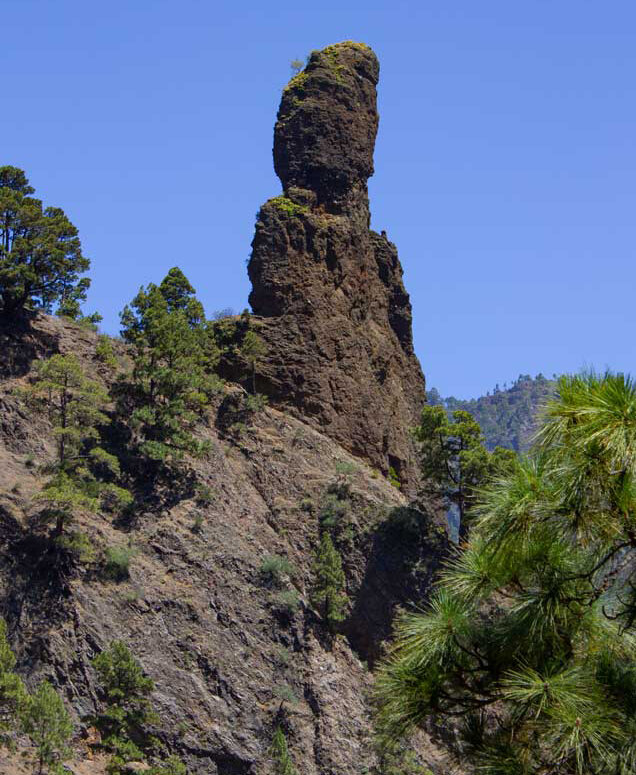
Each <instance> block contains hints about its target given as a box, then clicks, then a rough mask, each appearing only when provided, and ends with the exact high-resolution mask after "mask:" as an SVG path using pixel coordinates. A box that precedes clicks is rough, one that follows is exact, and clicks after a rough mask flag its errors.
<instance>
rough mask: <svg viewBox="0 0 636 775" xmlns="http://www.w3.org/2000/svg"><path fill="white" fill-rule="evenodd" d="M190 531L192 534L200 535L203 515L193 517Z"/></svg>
mask: <svg viewBox="0 0 636 775" xmlns="http://www.w3.org/2000/svg"><path fill="white" fill-rule="evenodd" d="M191 530H192V532H193V533H200V532H201V531H202V530H203V514H197V515H196V516H195V518H194V522H193V523H192V528H191Z"/></svg>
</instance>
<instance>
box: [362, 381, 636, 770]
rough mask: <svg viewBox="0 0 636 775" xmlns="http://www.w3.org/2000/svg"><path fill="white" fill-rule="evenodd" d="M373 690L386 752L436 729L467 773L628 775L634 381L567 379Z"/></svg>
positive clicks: (478, 508)
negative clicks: (429, 727)
mask: <svg viewBox="0 0 636 775" xmlns="http://www.w3.org/2000/svg"><path fill="white" fill-rule="evenodd" d="M473 513H474V518H475V524H474V527H473V529H472V532H471V537H470V541H469V542H468V544H467V545H466V546H465V549H464V550H463V551H461V550H458V552H457V555H456V557H455V558H454V560H453V561H452V562H451V563H450V565H449V566H448V567H447V568H446V570H445V572H444V574H443V577H442V578H441V581H440V583H439V584H438V587H437V590H436V592H435V593H434V595H433V597H432V599H431V600H430V602H429V605H428V611H427V612H425V613H408V614H405V615H403V616H402V617H401V619H400V621H399V624H398V626H397V631H396V640H395V643H394V645H393V647H392V650H391V654H390V657H389V658H388V659H387V661H386V663H385V664H384V666H383V668H382V670H381V671H380V674H379V677H378V682H377V690H376V696H377V702H378V716H377V721H378V730H379V734H380V737H381V739H382V741H383V743H384V744H385V745H386V746H389V747H390V746H391V745H392V744H394V743H395V742H396V741H398V740H400V739H402V738H404V736H408V734H409V733H410V732H411V731H412V730H413V729H414V728H415V727H416V726H418V725H423V724H425V723H435V724H437V725H440V724H444V725H445V726H447V727H450V728H451V729H452V731H453V734H454V735H456V740H457V744H456V752H457V755H458V757H460V758H461V760H462V764H463V766H464V767H465V768H467V769H468V771H469V772H474V773H483V774H484V775H513V773H514V774H515V775H516V774H519V775H521V774H524V775H525V774H527V775H530V774H531V773H532V774H534V773H545V774H546V775H547V774H548V773H555V775H556V773H559V775H583V774H584V773H586V774H588V773H595V774H596V775H610V773H611V774H612V775H614V774H615V773H621V774H622V775H627V774H628V773H631V774H633V773H636V631H635V629H634V623H635V621H636V386H635V385H634V383H633V381H632V380H631V379H630V378H629V377H626V376H624V375H622V374H610V373H607V374H605V375H602V376H598V375H595V374H583V375H580V376H574V377H563V378H561V379H560V380H559V382H558V383H557V394H556V397H555V398H554V399H553V400H552V401H551V403H550V404H549V406H548V408H547V411H546V416H545V419H544V423H543V426H542V428H541V430H540V432H539V434H538V437H537V440H536V442H535V444H534V447H533V449H532V451H531V453H530V454H529V455H528V457H526V458H525V459H523V460H522V462H521V463H520V465H519V466H518V467H516V468H515V469H514V470H513V471H511V472H508V473H507V474H503V475H500V476H498V477H496V478H495V479H494V480H493V481H492V482H491V483H490V484H489V485H488V486H487V487H486V488H485V489H484V490H483V491H482V492H481V493H480V495H479V498H478V502H477V503H476V505H475V507H474V509H473Z"/></svg>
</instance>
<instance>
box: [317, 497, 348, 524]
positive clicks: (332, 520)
mask: <svg viewBox="0 0 636 775" xmlns="http://www.w3.org/2000/svg"><path fill="white" fill-rule="evenodd" d="M342 496H343V493H342V492H341V491H340V490H337V491H336V492H328V493H327V494H326V495H325V496H324V498H323V500H322V503H321V504H320V512H319V518H320V522H321V524H322V526H323V527H327V528H333V527H337V525H338V524H339V523H340V521H341V520H342V518H343V517H346V516H347V515H348V514H349V511H350V508H351V505H350V503H349V500H348V499H347V498H344V497H342Z"/></svg>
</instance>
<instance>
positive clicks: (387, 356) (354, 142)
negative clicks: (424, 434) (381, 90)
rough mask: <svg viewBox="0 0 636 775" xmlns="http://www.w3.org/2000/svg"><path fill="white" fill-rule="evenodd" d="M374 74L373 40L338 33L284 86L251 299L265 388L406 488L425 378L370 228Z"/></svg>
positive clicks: (397, 284)
mask: <svg viewBox="0 0 636 775" xmlns="http://www.w3.org/2000/svg"><path fill="white" fill-rule="evenodd" d="M378 73H379V65H378V61H377V58H376V57H375V54H374V53H373V52H372V51H371V49H369V48H368V47H366V46H364V45H361V44H358V43H351V42H348V43H340V44H337V45H334V46H329V47H328V48H326V49H324V50H322V51H317V52H314V53H313V54H312V55H311V57H310V59H309V63H308V64H307V67H306V68H305V70H304V71H303V72H301V73H300V74H298V75H297V76H295V78H293V79H292V80H291V82H290V83H289V85H288V86H287V87H286V88H285V90H284V91H283V97H282V100H281V104H280V108H279V111H278V120H277V122H276V128H275V133H274V162H275V168H276V172H277V173H278V175H279V177H280V179H281V182H282V184H283V188H284V196H280V197H275V198H274V199H271V200H269V201H268V202H266V203H265V204H264V205H263V207H262V208H261V210H260V212H259V215H258V222H257V224H256V234H255V236H254V241H253V243H252V248H253V250H252V256H251V259H250V263H249V276H250V279H251V281H252V284H253V290H252V293H251V295H250V304H251V305H252V308H253V310H254V313H255V314H256V315H257V316H260V317H261V318H262V321H261V330H260V332H261V334H262V336H263V338H264V339H265V340H266V342H267V345H268V354H267V357H266V358H265V359H263V361H264V362H263V364H262V365H261V367H260V368H259V379H258V385H259V389H260V390H262V391H264V392H266V393H268V395H269V396H270V397H271V398H272V399H273V400H274V401H276V402H277V403H280V404H285V405H287V406H290V407H292V408H293V409H294V410H296V411H297V412H298V413H299V414H301V415H303V416H304V417H306V418H307V419H308V420H309V421H310V422H311V423H312V424H313V425H314V426H316V427H318V428H320V429H321V430H322V431H323V432H324V433H326V434H328V435H329V436H331V437H332V438H334V439H336V440H338V441H339V442H340V443H342V444H343V445H344V446H345V447H346V448H347V449H348V450H350V451H351V452H353V453H354V454H355V455H357V456H360V457H363V458H365V459H367V460H369V462H370V463H371V464H372V465H374V466H376V467H377V468H379V469H380V470H381V471H382V472H383V473H387V472H388V470H389V467H393V468H394V469H395V470H396V472H397V474H398V476H399V477H400V479H401V480H402V481H403V483H405V484H406V485H407V486H409V485H412V484H413V482H414V480H415V478H416V467H415V465H414V461H413V456H412V446H411V443H410V438H409V428H410V427H411V426H412V425H414V424H415V422H416V421H417V417H418V414H419V410H420V409H421V406H422V404H423V403H424V400H425V384H424V377H423V375H422V372H421V369H420V365H419V362H418V360H417V358H416V356H415V354H414V352H413V342H412V334H411V305H410V301H409V296H408V294H407V292H406V290H405V288H404V284H403V282H402V268H401V266H400V262H399V259H398V256H397V251H396V249H395V246H394V245H393V244H392V243H391V242H389V241H388V240H387V238H386V237H385V236H384V235H380V234H377V233H376V232H374V231H371V230H370V229H369V222H370V216H369V203H368V196H367V179H368V177H369V176H370V175H371V174H372V173H373V148H374V143H375V135H376V131H377V125H378V114H377V110H376V83H377V80H378Z"/></svg>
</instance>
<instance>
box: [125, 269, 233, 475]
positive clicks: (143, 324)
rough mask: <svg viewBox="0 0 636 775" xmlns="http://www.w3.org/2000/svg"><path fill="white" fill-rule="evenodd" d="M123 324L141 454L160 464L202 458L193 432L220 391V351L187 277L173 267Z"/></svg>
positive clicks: (128, 312) (131, 309)
mask: <svg viewBox="0 0 636 775" xmlns="http://www.w3.org/2000/svg"><path fill="white" fill-rule="evenodd" d="M121 322H122V332H121V333H122V337H123V338H124V340H125V341H126V342H128V344H130V345H131V347H132V354H133V360H134V368H133V374H132V390H131V391H130V393H131V395H132V403H133V410H132V415H131V424H132V426H133V428H134V430H135V433H136V437H137V442H138V445H139V449H140V450H141V452H142V453H143V454H144V455H146V456H147V457H148V458H150V459H151V460H155V461H160V462H166V461H174V460H179V459H180V458H182V457H183V455H184V453H186V452H187V453H189V454H191V455H195V456H200V455H202V454H204V453H205V452H206V450H207V445H206V444H204V443H202V442H200V441H198V440H197V439H196V437H195V436H194V434H193V430H194V428H195V426H196V424H197V422H198V420H199V419H200V418H201V416H202V415H203V413H204V410H205V408H206V406H207V403H208V400H209V397H210V396H211V395H212V394H213V393H214V392H216V391H217V390H218V389H219V380H218V378H217V377H216V376H215V375H214V374H213V371H214V368H215V366H216V364H217V361H218V348H217V346H216V341H215V338H214V335H213V332H212V329H211V327H210V326H209V325H208V323H207V322H206V320H205V317H204V313H203V307H202V305H201V303H200V302H199V301H198V300H197V299H196V297H195V294H194V289H193V288H192V286H191V285H190V283H189V282H188V280H187V278H186V277H185V275H184V274H183V273H182V272H181V270H180V269H178V268H177V267H174V268H173V269H171V270H170V272H168V274H167V275H166V277H165V278H164V280H163V281H162V282H161V284H160V285H158V286H157V285H154V284H152V283H151V284H150V285H149V286H148V287H147V288H142V289H141V290H140V291H139V293H138V294H137V296H136V297H135V298H134V299H133V301H132V302H131V304H130V306H127V307H126V308H125V309H124V311H123V312H122V314H121Z"/></svg>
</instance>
